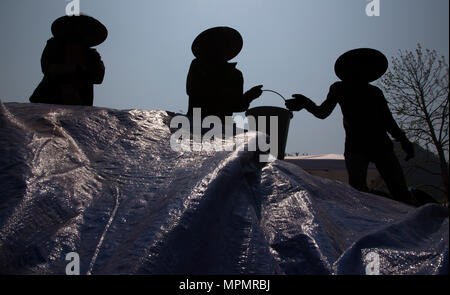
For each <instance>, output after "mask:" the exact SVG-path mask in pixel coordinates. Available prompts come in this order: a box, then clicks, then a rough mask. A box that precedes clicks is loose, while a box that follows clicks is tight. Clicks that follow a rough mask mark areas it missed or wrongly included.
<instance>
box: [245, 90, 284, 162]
mask: <svg viewBox="0 0 450 295" xmlns="http://www.w3.org/2000/svg"><path fill="white" fill-rule="evenodd" d="M264 91H267V92H272V93H275V94H277V95H278V96H280V97H281V98H283V100H284V101H286V99H285V98H284V97H283V96H282V95H281V94H279V93H278V92H276V91H273V90H269V89H265V90H263V92H264ZM245 115H246V116H247V117H249V116H253V117H254V118H255V121H256V130H257V131H260V132H263V133H266V134H267V135H269V136H270V130H271V128H270V117H271V116H274V117H277V122H278V128H277V131H278V134H277V135H278V136H277V137H278V141H277V142H278V152H277V155H276V156H277V159H280V160H283V159H284V153H285V150H286V143H287V137H288V133H289V123H290V121H291V118H292V117H293V115H292V112H291V111H289V110H287V109H285V108H280V107H272V106H263V107H255V108H250V109H248V110H247V111H246V112H245ZM260 120H265V123H266V124H265V125H266V128H265V130H260V128H259V126H258V125H259V124H258V122H259V121H260ZM261 129H262V128H261ZM274 137H275V136H271V138H274ZM274 156H275V155H274Z"/></svg>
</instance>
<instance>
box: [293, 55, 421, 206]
mask: <svg viewBox="0 0 450 295" xmlns="http://www.w3.org/2000/svg"><path fill="white" fill-rule="evenodd" d="M387 67H388V61H387V59H386V57H385V56H384V55H383V54H382V53H381V52H379V51H377V50H374V49H368V48H361V49H354V50H351V51H348V52H346V53H344V54H343V55H341V56H340V57H339V58H338V60H337V61H336V64H335V72H336V75H337V76H338V77H339V78H340V79H341V80H342V81H341V82H336V83H334V84H333V85H331V87H330V91H329V93H328V96H327V99H326V100H325V101H324V102H323V103H322V104H321V105H320V106H317V105H316V104H315V103H314V102H313V101H311V100H310V99H309V98H307V97H305V96H303V95H301V94H294V95H293V97H294V99H290V100H288V101H287V102H286V107H288V108H289V109H290V110H296V111H298V110H301V109H303V108H305V109H306V110H307V111H309V112H310V113H312V114H313V115H314V116H316V117H317V118H320V119H325V118H326V117H328V116H329V115H330V114H331V112H332V111H333V109H334V108H335V107H336V104H339V105H340V107H341V110H342V114H343V117H344V129H345V134H346V139H345V153H344V155H345V162H346V166H347V171H348V175H349V183H350V185H351V186H352V187H354V188H356V189H358V190H360V191H363V192H368V191H369V189H368V187H367V183H366V177H367V168H368V165H369V162H373V163H375V165H376V167H377V169H378V171H379V173H380V175H381V177H382V178H383V179H384V181H385V183H386V185H387V187H388V189H389V191H390V193H391V195H392V197H393V198H394V199H396V200H398V201H402V202H406V203H409V202H410V200H411V195H410V192H409V190H408V187H407V184H406V181H405V177H404V175H403V171H402V168H401V166H400V163H399V161H398V159H397V157H396V155H395V154H394V150H393V144H392V141H391V139H390V138H389V136H388V133H389V134H391V135H392V137H394V138H395V139H396V140H398V141H399V142H400V143H401V145H402V148H403V149H404V151H405V152H406V154H407V159H406V160H409V159H410V158H412V157H414V147H413V144H412V143H411V142H410V141H409V140H408V139H407V138H406V136H405V133H404V132H403V131H402V130H401V129H400V128H399V127H398V125H397V123H396V122H395V120H394V118H393V117H392V114H391V112H390V110H389V107H388V105H387V101H386V99H385V97H384V95H383V92H382V91H381V90H380V89H379V88H377V87H375V86H372V85H370V84H369V82H371V81H374V80H376V79H378V78H379V77H381V76H382V75H383V74H384V72H385V71H386V70H387Z"/></svg>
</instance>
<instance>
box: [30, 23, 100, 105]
mask: <svg viewBox="0 0 450 295" xmlns="http://www.w3.org/2000/svg"><path fill="white" fill-rule="evenodd" d="M52 33H53V36H54V37H53V38H50V39H49V40H48V41H47V45H46V46H45V49H44V52H43V53H42V58H41V67H42V72H43V73H44V78H43V79H42V81H41V83H40V84H39V85H38V87H37V88H36V89H35V91H34V93H33V94H32V96H31V97H30V102H34V103H50V104H64V105H86V106H92V104H93V102H94V86H93V84H101V83H102V81H103V77H104V75H105V66H104V64H103V62H102V60H101V57H100V54H99V53H98V52H97V50H95V49H93V48H90V47H93V46H96V45H99V44H101V43H102V42H103V41H105V40H106V38H107V36H108V31H107V29H106V28H105V26H104V25H103V24H101V23H100V22H99V21H97V20H96V19H94V18H92V17H90V16H86V15H80V16H63V17H61V18H58V19H57V20H55V21H54V22H53V24H52Z"/></svg>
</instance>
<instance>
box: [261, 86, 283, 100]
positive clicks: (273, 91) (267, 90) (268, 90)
mask: <svg viewBox="0 0 450 295" xmlns="http://www.w3.org/2000/svg"><path fill="white" fill-rule="evenodd" d="M262 91H263V92H264V91H266V92H272V93H275V94H277V95H278V96H279V97H281V98H282V99H283V100H284V101H286V98H284V96H283V95H281V94H279V93H278V92H276V91H275V90H271V89H262Z"/></svg>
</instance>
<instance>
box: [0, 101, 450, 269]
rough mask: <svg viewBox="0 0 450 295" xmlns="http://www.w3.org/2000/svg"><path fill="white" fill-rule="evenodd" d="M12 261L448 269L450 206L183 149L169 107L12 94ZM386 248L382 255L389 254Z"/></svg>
mask: <svg viewBox="0 0 450 295" xmlns="http://www.w3.org/2000/svg"><path fill="white" fill-rule="evenodd" d="M0 111H1V114H0V183H1V186H0V272H1V273H3V274H64V273H65V269H66V265H67V263H68V261H66V254H67V253H70V252H77V253H79V256H80V269H81V273H82V274H366V273H367V272H368V271H369V272H370V271H372V272H375V273H376V272H378V271H379V273H380V274H445V273H448V233H449V225H448V209H447V208H445V207H441V206H438V205H434V204H430V205H426V206H423V207H420V208H413V207H410V206H407V205H404V204H401V203H398V202H395V201H392V200H389V199H385V198H382V197H378V196H374V195H369V194H363V193H360V192H357V191H355V190H353V189H352V188H350V187H349V186H347V185H345V184H342V183H339V182H337V181H331V180H327V179H323V178H318V177H314V176H312V175H309V174H307V173H305V172H304V171H303V170H302V169H301V168H299V167H297V166H295V165H292V164H289V163H287V162H284V161H275V162H273V163H270V164H265V165H264V164H261V163H259V162H258V157H257V156H256V155H255V154H256V153H255V152H248V151H240V152H233V151H231V152H226V151H222V152H205V151H202V152H176V151H173V150H172V149H171V148H170V144H169V140H170V136H171V130H170V129H169V122H170V119H171V117H170V115H169V114H168V113H167V112H165V111H146V110H125V111H119V110H113V109H105V108H96V107H80V106H56V105H40V104H18V103H5V104H2V103H0ZM375 259H377V260H375Z"/></svg>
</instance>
